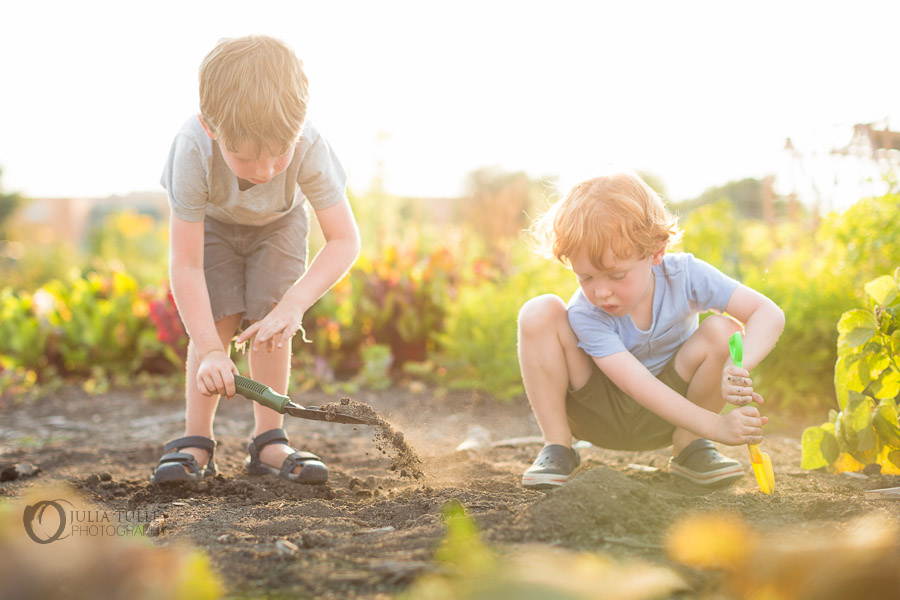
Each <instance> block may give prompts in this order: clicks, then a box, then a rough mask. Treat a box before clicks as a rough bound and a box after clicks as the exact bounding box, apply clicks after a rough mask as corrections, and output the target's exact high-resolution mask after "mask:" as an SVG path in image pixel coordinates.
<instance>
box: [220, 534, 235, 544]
mask: <svg viewBox="0 0 900 600" xmlns="http://www.w3.org/2000/svg"><path fill="white" fill-rule="evenodd" d="M216 541H217V542H219V543H220V544H230V543H231V542H233V541H234V536H233V535H231V534H230V533H223V534H222V535H220V536H219V537H217V538H216Z"/></svg>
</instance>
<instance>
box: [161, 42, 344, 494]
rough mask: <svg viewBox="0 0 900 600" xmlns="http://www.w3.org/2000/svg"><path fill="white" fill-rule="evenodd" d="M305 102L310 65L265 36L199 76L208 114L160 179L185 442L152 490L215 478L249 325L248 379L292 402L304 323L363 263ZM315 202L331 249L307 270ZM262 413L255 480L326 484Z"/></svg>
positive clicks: (222, 54)
mask: <svg viewBox="0 0 900 600" xmlns="http://www.w3.org/2000/svg"><path fill="white" fill-rule="evenodd" d="M307 101H308V89H307V79H306V76H305V75H304V73H303V68H302V64H301V62H300V61H299V60H298V59H297V57H296V56H295V55H294V52H293V51H292V50H291V49H290V48H289V47H288V46H287V45H285V44H284V43H283V42H281V41H279V40H276V39H273V38H270V37H266V36H249V37H243V38H237V39H223V40H220V41H219V43H218V44H217V45H216V47H215V48H214V49H213V50H212V51H211V52H210V53H209V54H208V55H207V56H206V58H205V59H204V61H203V63H202V65H201V67H200V114H199V115H196V116H192V117H191V118H190V119H188V121H187V122H186V123H185V124H184V126H183V127H182V128H181V131H180V132H179V133H178V135H177V136H176V137H175V141H174V142H173V144H172V148H171V151H170V153H169V158H168V161H167V163H166V166H165V169H164V171H163V175H162V180H161V183H162V185H163V187H165V188H166V190H167V192H168V196H169V204H170V207H171V222H170V238H171V244H170V278H171V285H172V291H173V293H174V295H175V300H176V302H177V304H178V309H179V312H180V313H181V317H182V320H183V321H184V324H185V328H186V329H187V332H188V336H189V337H190V344H189V346H188V354H187V385H186V391H185V396H186V404H187V408H186V423H185V432H184V433H185V435H184V437H182V438H179V439H177V440H173V441H171V442H169V443H168V444H166V446H165V454H164V456H163V457H162V458H161V459H160V462H159V465H158V466H157V467H156V470H155V472H154V474H153V477H152V480H153V481H154V483H158V484H159V483H172V482H179V481H190V480H196V479H201V478H203V477H208V476H210V475H213V474H215V473H216V465H215V461H214V454H215V446H216V442H215V440H214V438H213V418H214V416H215V412H216V407H217V406H218V401H219V397H220V396H221V395H225V396H227V397H230V396H233V395H234V394H235V387H234V378H233V374H235V373H237V372H238V370H237V368H236V367H235V365H234V363H233V362H232V360H231V354H230V348H231V341H232V339H233V338H234V336H235V334H236V333H237V332H239V331H241V328H242V327H244V326H245V325H246V328H245V329H243V331H242V332H241V333H240V335H239V336H238V337H237V340H236V342H237V343H243V342H244V341H247V340H250V347H251V349H250V355H249V368H250V376H251V377H252V378H254V379H256V380H258V381H260V382H262V383H264V384H266V385H269V386H271V387H272V388H273V389H275V390H276V391H277V392H280V393H282V394H285V393H287V387H288V374H289V367H290V360H291V338H292V337H293V336H294V334H295V333H296V332H297V331H298V330H299V329H300V325H301V320H302V318H303V314H304V312H305V311H307V310H308V309H309V307H310V306H312V304H313V303H314V302H315V301H316V300H317V299H318V298H319V297H321V296H322V295H323V294H324V293H325V292H326V291H327V290H328V289H329V288H331V286H332V285H334V284H335V282H337V281H338V280H339V279H340V278H341V277H342V276H343V275H344V274H345V273H346V272H347V270H348V269H349V268H350V266H351V265H352V264H353V262H354V261H355V260H356V258H357V256H358V255H359V247H360V242H359V232H358V229H357V226H356V221H355V220H354V217H353V213H352V211H351V209H350V204H349V202H348V201H347V196H346V193H345V188H346V175H345V173H344V170H343V168H342V167H341V164H340V162H339V161H338V159H337V157H336V156H335V154H334V152H333V151H332V150H331V148H330V146H329V145H328V142H327V141H326V140H325V138H324V137H323V136H322V135H321V134H320V133H319V132H318V130H316V128H315V127H314V126H313V125H312V123H310V122H309V121H308V120H307V118H306V109H307ZM306 201H308V202H309V204H310V205H311V206H312V208H313V210H314V211H315V215H316V218H317V220H318V222H319V225H320V226H321V228H322V231H323V233H324V236H325V240H326V243H325V245H324V247H323V248H322V249H321V251H320V252H319V253H318V255H317V256H316V257H315V259H314V260H313V261H312V264H310V265H309V268H308V269H307V265H306V263H307V232H308V229H309V222H308V216H307V210H306V207H305V205H304V203H305V202H306ZM253 411H254V413H253V414H254V421H255V426H254V429H253V434H252V437H251V440H250V444H249V447H248V450H249V454H250V455H249V456H248V457H247V461H246V466H247V470H248V471H249V472H250V473H251V474H265V473H273V474H278V475H280V476H282V477H284V478H285V479H289V480H293V481H299V482H303V483H312V484H321V483H324V482H325V481H326V480H327V477H328V470H327V468H326V467H325V465H324V464H323V463H322V462H321V461H320V460H319V457H318V456H316V455H314V454H311V453H309V452H297V451H296V450H295V449H294V448H292V447H291V446H290V445H289V443H288V439H287V435H286V434H285V432H284V430H283V428H282V416H281V415H279V414H278V413H277V412H275V411H273V410H270V409H268V408H264V407H262V406H259V405H256V404H254V406H253ZM201 465H205V466H202V467H201Z"/></svg>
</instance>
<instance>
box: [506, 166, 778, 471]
mask: <svg viewBox="0 0 900 600" xmlns="http://www.w3.org/2000/svg"><path fill="white" fill-rule="evenodd" d="M533 230H534V232H535V233H536V234H537V235H538V239H539V240H540V241H541V243H542V246H543V248H544V250H545V253H546V254H547V255H548V256H552V257H555V258H556V259H558V260H559V261H561V262H562V263H564V264H566V265H567V266H569V267H570V268H571V269H572V271H573V272H574V273H575V275H576V277H577V279H578V284H579V289H578V290H577V291H576V292H575V294H574V295H573V296H572V298H571V300H569V303H568V305H566V304H565V302H564V301H563V300H562V299H560V298H559V297H557V296H554V295H545V296H539V297H536V298H532V299H531V300H529V301H528V302H526V303H525V305H524V306H523V307H522V309H521V312H520V313H519V328H518V329H519V331H518V335H519V364H520V366H521V370H522V379H523V381H524V384H525V391H526V394H527V396H528V400H529V402H530V403H531V408H532V410H533V411H534V414H535V417H536V418H537V421H538V424H539V425H540V427H541V431H542V433H543V437H544V444H545V445H544V447H543V449H542V450H541V452H540V454H539V455H538V457H537V459H536V460H535V461H534V464H533V465H532V466H531V467H530V468H529V469H528V470H527V471H526V472H525V474H524V476H523V478H522V484H523V485H524V486H525V487H529V488H549V487H553V486H559V485H562V484H563V483H565V482H566V481H568V480H569V478H570V477H572V475H573V474H574V473H575V472H576V470H577V469H578V466H579V457H578V454H577V452H576V451H575V450H573V449H572V447H571V446H572V437H573V435H574V436H575V437H576V438H579V439H583V440H587V441H590V442H592V443H593V444H595V445H597V446H600V447H603V448H609V449H617V450H650V449H655V448H663V447H666V446H668V445H669V444H671V445H672V455H673V458H672V459H671V460H670V463H669V471H670V473H672V474H673V475H675V476H678V477H682V478H684V479H686V480H688V481H691V482H693V483H695V484H699V485H702V486H711V485H723V484H727V483H729V482H733V481H735V480H737V479H739V478H740V477H742V476H743V474H744V471H743V467H742V466H741V464H740V463H739V462H737V461H734V460H731V459H729V458H726V457H724V456H722V455H721V454H720V453H719V452H718V451H717V450H716V447H715V446H714V445H713V443H712V441H716V442H721V443H723V444H728V445H739V444H748V443H752V444H755V443H759V442H760V441H762V427H763V425H765V423H766V418H765V417H760V414H759V411H758V410H757V409H756V407H754V406H752V405H751V403H757V404H761V403H762V402H763V398H762V397H761V396H760V395H759V394H758V393H757V392H756V391H754V389H753V382H752V380H751V378H750V370H752V369H753V368H754V367H755V366H756V365H757V364H759V362H760V361H761V360H762V359H763V358H765V357H766V355H768V353H769V352H770V351H771V350H772V348H773V347H774V346H775V343H776V341H777V340H778V337H779V336H780V335H781V332H782V330H783V328H784V314H783V313H782V311H781V309H779V308H778V306H776V305H775V303H774V302H772V301H771V300H769V299H768V298H766V297H765V296H764V295H762V294H760V293H759V292H757V291H755V290H752V289H750V288H748V287H747V286H745V285H742V284H740V283H738V282H737V281H735V280H734V279H732V278H730V277H728V276H726V275H724V274H723V273H721V272H720V271H719V270H717V269H716V268H714V267H712V266H711V265H709V264H708V263H706V262H703V261H702V260H700V259H698V258H696V257H694V256H693V255H691V254H687V253H675V252H671V253H667V252H666V249H667V248H668V247H669V246H670V245H672V244H674V243H675V242H676V241H677V239H678V237H679V236H680V233H681V232H680V230H679V228H678V225H677V220H676V219H675V218H674V217H673V216H672V215H671V214H669V213H668V211H667V210H666V208H665V206H664V205H663V202H662V200H661V199H660V197H659V196H658V195H657V194H656V193H655V192H654V191H653V190H652V189H651V188H650V187H649V186H648V185H647V184H646V183H645V182H644V181H643V180H642V179H640V177H638V176H636V175H634V174H631V173H616V174H612V175H608V176H602V177H596V178H594V179H589V180H587V181H584V182H582V183H580V184H579V185H577V186H575V188H573V189H572V190H571V191H570V192H569V193H568V195H567V196H566V197H565V198H564V199H563V200H561V201H560V202H558V203H556V204H555V205H554V206H553V207H552V208H551V209H550V210H549V211H548V212H547V213H546V214H545V215H543V216H542V217H541V218H540V219H539V220H538V221H537V222H536V223H535V226H534V228H533ZM709 310H712V311H714V312H716V313H719V314H716V315H712V316H709V317H708V318H706V319H705V320H704V321H703V322H702V323H699V314H701V313H704V312H706V311H709ZM721 313H727V316H726V315H724V314H721ZM735 331H743V334H744V338H745V343H744V347H745V353H744V360H743V365H744V368H738V367H736V366H735V365H734V364H733V362H732V361H731V359H730V357H729V352H728V337H729V336H730V335H731V334H732V333H734V332H735ZM726 402H730V403H731V404H734V405H736V406H737V407H738V408H736V409H734V410H732V411H730V412H728V413H727V414H721V411H722V409H723V407H724V406H725V404H726ZM711 440H712V441H711Z"/></svg>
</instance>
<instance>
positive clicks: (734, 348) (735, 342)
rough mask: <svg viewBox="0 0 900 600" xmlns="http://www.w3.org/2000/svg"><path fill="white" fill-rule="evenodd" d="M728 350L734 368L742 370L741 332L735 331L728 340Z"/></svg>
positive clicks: (742, 343) (742, 345)
mask: <svg viewBox="0 0 900 600" xmlns="http://www.w3.org/2000/svg"><path fill="white" fill-rule="evenodd" d="M728 349H729V350H730V351H731V360H732V361H733V362H734V366H736V367H740V368H744V340H743V338H741V332H740V331H736V332H734V333H732V334H731V337H730V338H728Z"/></svg>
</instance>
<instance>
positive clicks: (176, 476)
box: [150, 435, 219, 485]
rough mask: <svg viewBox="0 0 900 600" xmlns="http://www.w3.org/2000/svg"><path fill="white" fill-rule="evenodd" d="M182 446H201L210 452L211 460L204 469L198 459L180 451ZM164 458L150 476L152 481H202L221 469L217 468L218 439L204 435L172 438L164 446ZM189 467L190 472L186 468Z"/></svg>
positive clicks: (155, 482)
mask: <svg viewBox="0 0 900 600" xmlns="http://www.w3.org/2000/svg"><path fill="white" fill-rule="evenodd" d="M182 448H201V449H203V450H206V451H207V452H209V460H208V461H207V463H206V466H205V467H203V468H202V469H201V468H200V465H199V464H197V459H196V458H194V456H193V455H191V454H188V453H187V452H179V450H181V449H182ZM163 452H165V454H163V455H162V458H160V459H159V464H158V465H156V470H155V471H154V472H153V474H152V475H151V476H150V483H152V484H155V485H159V484H168V483H182V482H185V481H200V480H202V479H205V478H206V477H213V476H215V475H216V473H218V472H219V470H218V469H217V468H216V461H215V460H214V459H215V455H216V441H215V440H213V439H210V438H208V437H203V436H202V435H189V436H187V437H183V438H178V439H177V440H172V441H171V442H169V443H167V444H166V445H165V446H164V447H163ZM185 467H187V468H189V469H190V470H191V472H190V473H188V472H187V471H185V470H184V468H185Z"/></svg>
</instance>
